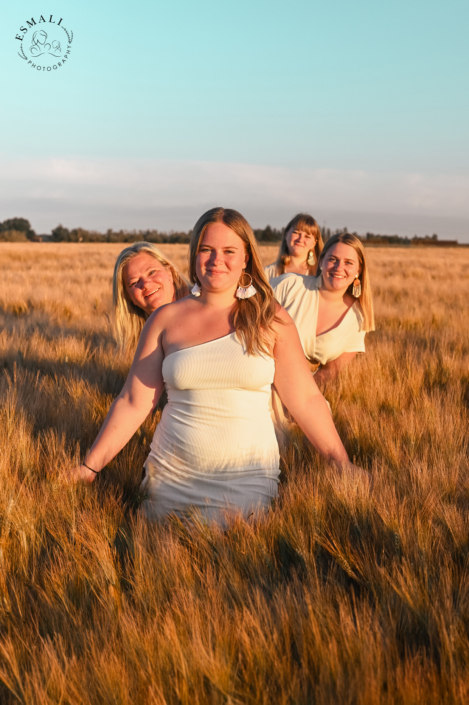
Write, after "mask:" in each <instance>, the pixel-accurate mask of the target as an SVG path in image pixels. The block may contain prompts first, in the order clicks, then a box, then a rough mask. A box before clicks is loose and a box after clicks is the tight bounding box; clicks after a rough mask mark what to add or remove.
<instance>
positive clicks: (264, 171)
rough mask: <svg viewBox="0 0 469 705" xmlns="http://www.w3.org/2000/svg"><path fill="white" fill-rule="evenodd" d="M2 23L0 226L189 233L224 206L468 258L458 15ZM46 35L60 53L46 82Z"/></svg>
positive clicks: (169, 11)
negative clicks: (426, 242) (439, 246)
mask: <svg viewBox="0 0 469 705" xmlns="http://www.w3.org/2000/svg"><path fill="white" fill-rule="evenodd" d="M42 2H44V0H42ZM41 13H42V17H43V18H44V20H45V22H43V23H39V18H40V17H41ZM31 18H34V20H35V22H36V25H35V26H32V27H29V26H28V25H27V24H26V21H27V20H29V21H30V22H31ZM49 18H51V20H52V22H51V21H49ZM60 19H62V22H61V26H60V27H57V24H58V22H59V21H60ZM0 20H1V22H0V37H1V41H0V66H1V69H0V95H1V96H2V109H1V111H0V136H1V137H0V220H4V219H6V218H10V217H15V216H17V217H25V218H28V219H29V220H30V221H31V224H32V227H33V228H34V229H35V230H36V232H38V233H41V232H44V233H46V232H49V231H50V230H51V228H53V227H55V226H56V225H57V224H58V223H59V222H60V223H62V224H63V225H65V226H66V227H69V228H73V227H86V228H91V229H96V230H100V231H105V230H107V229H108V228H113V229H117V230H118V229H121V228H124V229H145V228H156V229H159V230H166V231H168V230H171V229H174V230H180V229H184V230H187V229H189V228H191V227H192V226H193V224H194V223H195V221H196V220H197V218H198V217H199V216H200V215H201V214H202V213H203V212H204V211H205V210H206V209H208V208H211V207H213V206H216V205H217V206H218V205H223V206H225V207H232V208H236V209H238V210H240V211H241V212H242V213H243V215H245V216H246V217H247V218H248V220H249V221H250V222H251V224H252V225H253V226H254V227H262V226H265V225H266V224H267V223H269V224H271V225H272V226H276V227H281V226H283V225H285V223H286V222H287V221H288V220H290V219H291V217H293V215H295V213H297V212H299V211H306V212H309V213H311V214H312V215H313V216H314V217H315V218H316V219H317V220H318V222H319V224H320V225H326V226H327V227H331V228H333V229H335V228H342V227H344V226H346V227H348V229H349V230H350V231H354V230H356V231H358V232H360V233H365V232H367V231H370V232H378V233H387V234H394V233H398V234H400V235H413V234H418V235H425V234H429V235H431V234H433V233H435V232H436V233H438V234H439V236H440V238H443V239H452V238H458V239H459V241H460V242H469V135H468V125H469V90H468V88H469V86H468V76H469V42H467V30H468V26H469V3H467V2H466V1H465V2H462V1H461V2H459V1H458V2H454V1H452V0H449V1H448V2H445V3H443V2H435V1H434V0H426V1H425V2H420V1H414V0H406V2H402V1H401V0H394V1H393V2H380V3H377V2H376V0H373V1H372V2H368V1H367V2H361V1H360V0H358V1H355V2H353V3H350V2H345V1H344V0H330V2H328V3H324V2H317V1H316V0H302V1H301V2H299V1H298V0H290V2H288V3H286V2H277V1H276V0H270V1H269V2H266V1H264V0H262V1H261V0H249V1H246V0H236V2H231V1H230V2H224V1H223V0H219V1H218V2H214V0H205V1H202V2H197V3H195V2H187V1H186V0H172V2H166V3H164V4H163V3H151V4H150V3H142V2H134V3H128V2H121V1H120V0H113V1H112V2H111V1H110V0H100V2H99V3H96V2H95V3H92V2H90V0H81V2H80V3H78V2H75V3H71V2H70V0H62V1H61V2H57V1H56V0H55V1H54V2H49V0H48V2H47V4H46V5H43V4H37V3H34V2H33V3H31V2H22V0H19V1H18V2H16V3H10V4H7V3H3V6H2V8H1V9H0ZM21 26H23V27H26V29H27V30H28V31H27V32H23V31H20V27H21ZM39 27H40V28H41V31H44V32H46V33H47V34H48V39H47V40H45V41H50V42H53V40H54V38H55V40H57V38H58V39H59V40H60V42H61V46H60V49H59V50H57V51H59V54H58V56H59V59H60V54H61V53H62V54H63V52H64V51H65V50H66V47H67V46H68V47H69V54H68V56H67V58H66V61H65V63H62V65H61V66H60V67H57V68H56V69H53V67H52V63H51V62H53V61H55V60H56V59H54V58H52V59H51V58H50V55H48V56H45V57H44V56H43V57H42V58H41V57H40V58H41V61H45V62H47V61H49V64H48V65H50V66H51V69H50V71H47V70H38V69H37V68H34V67H33V64H34V63H36V66H38V65H40V58H37V59H34V58H32V55H31V47H33V34H34V32H37V31H39V30H38V28H39ZM62 27H64V28H65V29H66V30H67V32H68V37H69V39H70V38H71V39H72V41H71V43H70V42H69V39H67V35H66V33H65V32H64V31H62ZM72 33H73V36H72ZM16 35H19V36H20V37H23V40H22V41H21V40H18V39H16ZM36 46H38V45H36ZM55 46H57V45H55ZM20 50H23V52H24V53H25V55H26V56H27V58H28V60H31V64H28V60H25V59H23V58H21V57H20V56H19V54H18V52H19V51H20ZM51 51H52V50H51ZM54 51H55V50H54ZM59 59H57V62H58V61H59Z"/></svg>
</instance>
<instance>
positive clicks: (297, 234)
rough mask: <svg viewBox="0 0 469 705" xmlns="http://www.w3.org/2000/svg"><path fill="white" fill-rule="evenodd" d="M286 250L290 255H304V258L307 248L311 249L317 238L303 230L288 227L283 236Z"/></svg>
mask: <svg viewBox="0 0 469 705" xmlns="http://www.w3.org/2000/svg"><path fill="white" fill-rule="evenodd" d="M285 240H286V243H287V248H288V252H289V254H290V255H291V256H292V257H304V259H306V257H307V255H308V251H309V250H313V249H314V246H315V244H316V242H317V238H316V237H315V236H314V235H311V234H310V233H306V232H305V231H304V230H295V229H294V228H290V230H289V231H288V232H287V235H286V237H285Z"/></svg>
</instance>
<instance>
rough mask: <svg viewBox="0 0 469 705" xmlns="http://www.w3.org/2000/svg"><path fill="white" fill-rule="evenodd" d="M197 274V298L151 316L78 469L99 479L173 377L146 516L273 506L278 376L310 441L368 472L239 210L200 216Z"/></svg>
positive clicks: (148, 483) (150, 462)
mask: <svg viewBox="0 0 469 705" xmlns="http://www.w3.org/2000/svg"><path fill="white" fill-rule="evenodd" d="M190 277H191V280H192V281H193V282H194V286H193V288H192V296H188V297H186V298H184V299H182V300H180V301H176V302H175V303H173V304H170V305H169V306H164V307H162V308H161V309H159V310H158V311H157V312H156V313H155V314H154V315H153V316H152V317H151V319H150V320H149V321H148V323H147V325H146V326H145V328H144V330H143V332H142V335H141V336H140V341H139V343H138V347H137V352H136V355H135V359H134V362H133V365H132V368H131V370H130V374H129V376H128V378H127V381H126V383H125V385H124V388H123V390H122V392H121V393H120V395H119V396H118V398H117V399H116V400H115V402H114V403H113V405H112V407H111V409H110V411H109V413H108V415H107V417H106V419H105V421H104V424H103V427H102V429H101V431H100V433H99V435H98V437H97V439H96V441H95V443H94V445H93V447H92V448H91V450H90V451H89V453H88V454H87V456H86V458H85V460H84V462H83V463H82V464H81V465H80V466H78V467H77V468H75V469H74V471H73V477H74V478H75V479H82V480H84V481H85V482H92V481H93V480H94V479H95V477H96V475H97V474H98V473H99V472H100V471H101V470H102V469H103V468H104V467H105V465H107V463H109V461H110V460H112V458H113V457H114V456H115V455H116V454H117V453H118V452H119V451H120V450H121V449H122V448H123V447H124V445H125V444H126V443H127V441H128V440H129V439H130V438H131V437H132V435H133V434H134V433H135V431H136V430H137V429H138V427H139V426H140V424H141V423H142V422H143V421H144V419H145V418H146V416H147V415H148V414H149V413H150V411H151V410H152V409H153V408H154V406H155V404H156V403H157V401H158V398H159V396H160V394H161V392H162V390H163V387H164V386H166V389H167V392H168V404H167V405H166V407H165V409H164V411H163V415H162V418H161V421H160V423H159V424H158V426H157V428H156V432H155V435H154V438H153V442H152V444H151V450H150V454H149V456H148V458H147V460H146V463H145V473H146V474H145V477H144V480H143V483H142V490H143V491H145V494H146V496H147V499H146V500H145V501H144V502H143V505H142V507H143V511H144V512H145V514H146V516H147V517H148V518H151V519H162V518H164V517H166V516H168V515H169V514H172V513H175V514H177V515H179V516H187V513H188V512H189V513H190V512H192V511H193V510H194V509H195V510H196V511H197V512H198V513H200V514H201V515H202V517H203V518H204V519H206V520H208V521H212V520H213V521H216V522H219V523H221V524H223V523H224V522H225V521H226V519H227V518H228V517H232V516H236V515H241V516H243V517H245V518H247V517H249V516H250V515H251V514H252V513H254V512H257V511H259V510H262V509H267V508H268V507H269V506H270V503H271V500H272V499H273V498H274V497H275V496H276V495H277V485H278V478H279V453H278V445H277V441H276V437H275V432H274V427H273V423H272V420H271V416H270V408H269V401H270V394H271V385H272V384H273V383H274V384H275V386H276V388H277V390H278V393H279V395H280V397H281V399H282V401H283V403H284V404H285V406H287V407H288V409H289V410H290V412H291V413H292V414H293V416H294V417H295V419H296V421H297V422H298V424H299V425H300V427H301V428H302V429H303V431H304V432H305V434H306V435H307V437H308V438H309V439H310V441H311V442H312V443H313V445H314V446H315V447H316V448H317V449H318V450H319V451H320V452H321V453H322V454H323V455H324V456H326V457H327V458H329V459H330V460H331V461H333V462H335V463H336V464H337V465H338V466H339V467H340V468H342V470H343V471H344V470H345V471H346V472H348V471H350V472H362V471H360V470H358V469H356V468H354V466H352V465H351V464H350V462H349V459H348V457H347V453H346V451H345V449H344V446H343V445H342V442H341V440H340V438H339V436H338V434H337V431H336V429H335V426H334V423H333V421H332V417H331V415H330V413H329V410H328V408H327V405H326V402H325V400H324V397H323V396H322V394H321V393H320V392H319V390H318V388H317V386H316V384H315V382H314V380H313V378H312V376H311V374H310V372H309V368H308V365H307V362H306V359H305V357H304V355H303V351H302V348H301V343H300V340H299V337H298V333H297V331H296V328H295V325H294V323H293V321H292V320H291V318H290V316H289V315H288V314H287V313H286V312H285V311H284V310H283V309H282V308H281V307H280V306H279V305H278V304H277V303H276V301H275V299H274V298H273V295H272V289H271V288H270V286H269V284H268V283H267V279H266V277H265V275H264V272H263V270H262V265H261V261H260V257H259V252H258V249H257V244H256V241H255V238H254V234H253V232H252V229H251V227H250V226H249V224H248V223H247V221H246V220H245V219H244V218H243V216H242V215H241V214H240V213H238V212H237V211H234V210H231V209H224V208H213V209H211V210H209V211H207V213H205V214H204V215H203V216H202V217H201V218H200V219H199V220H198V221H197V223H196V225H195V227H194V230H193V233H192V236H191V243H190Z"/></svg>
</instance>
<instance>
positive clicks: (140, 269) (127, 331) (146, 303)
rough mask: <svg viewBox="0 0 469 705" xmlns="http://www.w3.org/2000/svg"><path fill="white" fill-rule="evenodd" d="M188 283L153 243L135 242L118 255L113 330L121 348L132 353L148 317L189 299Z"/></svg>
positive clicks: (114, 281) (113, 287)
mask: <svg viewBox="0 0 469 705" xmlns="http://www.w3.org/2000/svg"><path fill="white" fill-rule="evenodd" d="M188 293H189V287H188V282H187V281H186V279H185V278H184V277H183V275H182V274H181V273H180V271H179V270H178V268H177V267H176V265H174V264H173V263H172V262H170V260H169V259H167V258H166V257H164V255H163V254H162V253H161V252H160V250H159V249H158V248H157V247H156V246H155V245H153V244H152V243H151V242H136V243H134V244H133V245H130V246H129V247H126V248H125V249H124V250H122V252H121V253H120V254H119V256H118V258H117V260H116V264H115V266H114V275H113V279H112V302H113V308H114V328H115V335H116V339H117V342H118V344H119V347H120V348H121V349H129V350H131V351H132V352H134V351H135V348H136V347H137V343H138V339H139V338H140V333H141V332H142V330H143V326H144V325H145V323H146V321H147V319H148V317H149V316H150V315H151V314H152V313H153V311H156V309H157V308H159V307H160V306H164V305H165V304H169V303H171V302H172V301H177V300H179V299H182V298H183V297H184V296H187V294H188Z"/></svg>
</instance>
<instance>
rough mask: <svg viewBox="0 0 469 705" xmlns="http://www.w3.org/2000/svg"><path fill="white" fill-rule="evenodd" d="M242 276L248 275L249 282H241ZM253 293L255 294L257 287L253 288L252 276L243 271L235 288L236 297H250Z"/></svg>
mask: <svg viewBox="0 0 469 705" xmlns="http://www.w3.org/2000/svg"><path fill="white" fill-rule="evenodd" d="M244 277H249V282H248V283H247V284H243V278H244ZM254 294H257V289H255V288H254V287H253V285H252V277H251V275H250V274H248V273H247V272H243V273H242V274H241V277H240V280H239V284H238V288H237V289H236V298H237V299H250V298H251V296H254Z"/></svg>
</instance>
